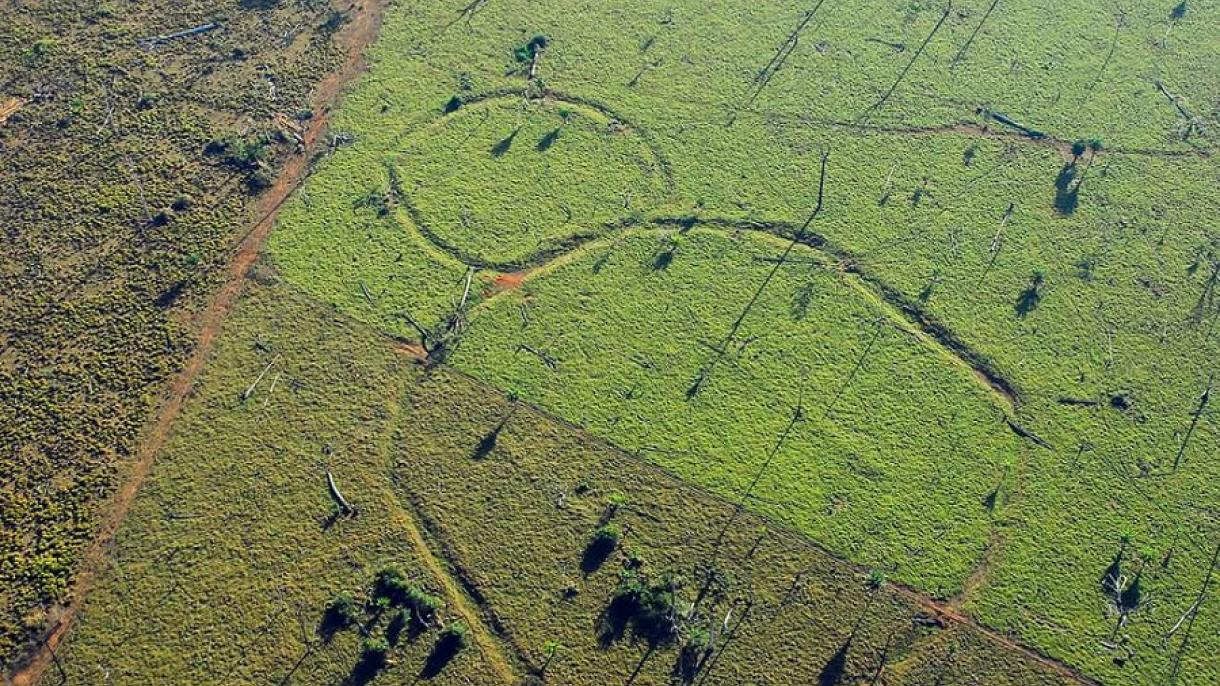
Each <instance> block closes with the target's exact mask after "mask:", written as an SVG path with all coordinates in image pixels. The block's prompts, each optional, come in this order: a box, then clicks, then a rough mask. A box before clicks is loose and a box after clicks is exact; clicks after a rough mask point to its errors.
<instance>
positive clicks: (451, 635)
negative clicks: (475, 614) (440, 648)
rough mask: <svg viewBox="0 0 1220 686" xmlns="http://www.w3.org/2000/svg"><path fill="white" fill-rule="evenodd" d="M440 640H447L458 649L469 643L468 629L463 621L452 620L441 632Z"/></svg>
mask: <svg viewBox="0 0 1220 686" xmlns="http://www.w3.org/2000/svg"><path fill="white" fill-rule="evenodd" d="M440 640H441V641H443V642H448V643H450V644H451V645H454V646H456V647H457V648H458V649H459V650H460V649H462V648H465V647H466V646H468V645H470V629H469V628H468V627H467V626H466V623H465V622H454V623H453V624H450V625H449V626H447V627H445V630H444V631H442V632H441V638H440Z"/></svg>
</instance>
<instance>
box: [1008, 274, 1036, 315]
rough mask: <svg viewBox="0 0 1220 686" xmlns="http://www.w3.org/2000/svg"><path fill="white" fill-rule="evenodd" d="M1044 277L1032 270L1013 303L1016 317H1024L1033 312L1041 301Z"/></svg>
mask: <svg viewBox="0 0 1220 686" xmlns="http://www.w3.org/2000/svg"><path fill="white" fill-rule="evenodd" d="M1043 282H1044V278H1043V276H1042V274H1041V273H1039V272H1034V275H1033V276H1032V277H1030V280H1029V285H1027V286H1026V287H1025V290H1023V291H1021V294H1020V295H1019V296H1017V302H1016V304H1014V305H1013V309H1015V310H1016V312H1017V316H1018V317H1025V316H1026V315H1028V314H1029V313H1030V312H1033V311H1034V310H1035V309H1037V307H1038V303H1040V302H1042V284H1043Z"/></svg>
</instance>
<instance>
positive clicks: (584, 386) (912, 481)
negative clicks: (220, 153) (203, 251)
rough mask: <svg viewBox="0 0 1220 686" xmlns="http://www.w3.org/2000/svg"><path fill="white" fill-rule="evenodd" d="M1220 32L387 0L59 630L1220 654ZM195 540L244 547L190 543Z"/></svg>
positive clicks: (422, 655)
mask: <svg viewBox="0 0 1220 686" xmlns="http://www.w3.org/2000/svg"><path fill="white" fill-rule="evenodd" d="M1218 33H1220V14H1218V13H1217V10H1216V8H1214V7H1211V6H1200V7H1197V6H1195V5H1187V4H1185V3H1183V4H1182V5H1178V6H1163V7H1162V6H1159V5H1157V4H1155V3H1148V2H1145V3H1142V4H1141V6H1140V7H1137V8H1132V7H1126V8H1123V9H1121V10H1119V9H1115V10H1112V9H1111V8H1101V7H1098V6H1096V4H1095V3H1092V2H1085V1H1083V0H1071V1H1069V2H1068V3H1066V4H1063V3H1060V4H1058V5H1056V6H1055V7H1054V8H1047V7H1043V6H1041V5H1040V4H1038V3H1033V2H1028V1H1025V0H1010V1H1005V0H1001V1H1000V2H991V1H989V0H979V1H977V2H968V3H965V4H954V5H953V6H951V7H941V6H932V5H925V4H921V3H908V4H903V5H893V4H887V3H865V4H863V5H860V4H858V3H856V4H852V5H835V4H830V3H809V4H808V5H795V4H789V3H780V4H775V3H745V2H714V3H706V2H694V1H693V0H692V1H689V2H688V1H686V0H679V1H678V2H675V3H670V4H669V5H666V6H660V5H657V4H656V3H655V2H649V1H647V0H629V1H628V2H616V3H613V4H609V3H603V4H589V5H580V6H578V7H574V6H572V5H571V3H559V2H551V1H549V0H541V1H539V0H535V1H533V2H526V1H525V0H476V1H475V2H466V1H463V2H456V1H454V2H440V3H401V4H397V5H394V6H392V7H391V8H390V9H389V11H388V13H387V16H386V22H385V25H384V27H383V30H382V33H381V36H380V39H379V40H378V41H377V43H375V44H374V45H373V46H372V47H371V48H370V50H369V52H368V60H369V70H368V74H367V75H366V76H365V77H363V78H362V79H361V81H360V82H359V83H358V84H357V85H356V86H355V87H354V88H353V89H352V90H351V91H350V93H349V94H348V95H347V96H346V97H345V100H344V102H343V105H342V107H341V108H339V110H338V111H336V112H335V113H334V116H333V118H332V119H331V120H330V123H331V126H332V129H331V133H332V135H331V139H330V140H331V141H333V143H334V144H333V145H332V146H330V147H329V149H328V151H327V152H328V154H327V155H326V156H325V157H324V158H323V159H321V160H320V162H319V164H318V166H317V169H316V171H315V172H314V173H313V175H312V176H311V177H310V179H309V181H308V183H306V184H305V186H304V187H303V188H302V189H301V191H300V192H299V193H298V194H296V195H295V196H294V198H293V199H292V201H291V202H289V203H288V204H287V205H285V207H284V208H283V211H282V213H281V214H280V222H279V225H278V226H277V228H276V230H275V232H274V233H272V234H271V236H270V241H269V248H268V255H267V260H266V264H264V265H263V266H262V267H260V269H259V271H258V277H257V279H256V281H257V282H258V283H257V284H250V285H248V286H247V290H248V294H249V296H248V298H247V299H245V300H244V301H243V302H242V304H241V305H240V306H239V307H238V309H237V312H236V314H235V319H233V320H231V321H230V324H229V325H228V327H227V328H226V331H225V334H224V336H223V337H222V344H221V345H220V347H219V348H218V351H217V354H216V356H215V357H213V358H212V359H211V360H210V361H209V363H208V366H207V369H206V371H205V373H204V374H203V376H202V377H200V379H201V381H200V386H199V388H198V390H199V394H198V395H197V396H196V397H195V399H194V400H193V402H191V403H188V406H187V408H186V413H185V415H184V419H183V421H182V422H181V423H179V424H177V425H176V428H175V431H174V433H173V435H172V436H171V438H170V440H169V443H168V444H167V447H166V449H165V450H164V453H163V456H162V457H161V458H159V461H158V462H157V463H156V464H154V465H153V469H152V472H151V473H150V477H149V479H150V481H149V483H150V487H149V489H147V490H145V491H144V492H143V493H142V494H141V495H140V496H138V497H137V499H136V502H135V504H134V506H133V509H132V514H131V516H130V518H128V519H127V520H126V522H125V523H124V525H123V527H122V528H121V529H120V535H119V537H118V539H117V543H116V551H115V563H114V564H113V565H111V566H110V567H109V568H107V569H106V571H105V573H104V576H103V577H102V579H101V582H100V584H99V586H98V590H97V591H95V593H94V594H93V595H91V596H90V598H89V600H88V602H87V604H86V606H85V611H84V614H83V619H82V621H81V622H80V624H79V626H78V627H77V629H76V631H75V633H74V634H72V636H71V637H70V640H69V641H68V642H67V644H66V646H65V647H64V650H63V654H62V658H63V663H64V668H65V669H66V670H67V671H68V672H69V673H70V674H73V675H75V676H76V678H78V679H87V678H91V677H87V676H86V675H87V674H91V672H90V670H95V671H96V669H97V667H98V666H99V665H101V666H102V668H103V669H105V670H109V672H110V673H112V674H114V675H116V676H114V677H113V678H114V679H116V683H118V682H120V681H122V682H130V683H144V682H147V681H149V680H157V679H168V678H169V675H171V674H172V675H177V674H179V673H182V674H188V675H189V676H190V679H191V681H192V683H194V682H205V683H207V682H213V683H230V682H232V681H240V682H257V683H265V682H267V681H275V682H277V683H292V682H293V680H299V681H300V682H301V683H317V682H360V681H369V680H374V679H375V680H377V681H378V682H380V681H382V680H384V681H386V682H411V681H412V680H414V679H418V678H420V677H423V678H436V679H441V680H444V681H448V680H452V681H454V682H455V683H472V682H473V683H483V682H487V683H491V682H493V681H499V682H508V683H511V682H514V681H517V680H526V681H528V680H530V679H545V680H547V681H551V682H554V683H572V684H581V683H599V684H600V683H603V682H604V681H605V680H606V677H607V675H610V676H612V677H613V678H615V679H618V680H623V681H625V682H628V683H631V682H636V683H658V684H659V683H681V682H683V681H686V682H694V683H703V682H706V683H724V684H730V683H755V682H758V683H776V684H798V683H799V684H805V683H818V684H820V685H822V686H828V685H829V684H839V683H842V684H846V683H911V684H924V683H937V682H938V680H939V682H940V683H962V684H968V683H1014V684H1018V683H1020V684H1025V683H1046V684H1050V683H1098V682H1099V683H1106V684H1134V685H1144V684H1148V685H1152V684H1179V683H1180V684H1187V683H1211V682H1213V681H1217V680H1220V663H1217V661H1216V660H1215V659H1214V655H1215V654H1216V653H1217V652H1218V651H1220V604H1218V602H1217V600H1216V593H1215V590H1214V589H1215V584H1216V583H1217V579H1216V578H1215V576H1216V574H1215V573H1216V571H1217V565H1218V562H1220V517H1218V516H1217V509H1216V508H1217V503H1220V467H1218V466H1217V464H1216V462H1215V461H1214V460H1210V459H1208V456H1209V455H1211V454H1212V453H1214V452H1215V450H1216V448H1217V447H1220V446H1218V443H1220V434H1218V433H1217V428H1216V425H1215V422H1214V417H1213V414H1212V411H1211V400H1212V398H1211V394H1212V389H1213V385H1214V374H1215V370H1214V361H1215V359H1217V354H1218V353H1220V346H1218V344H1217V339H1216V337H1215V336H1214V335H1213V334H1214V328H1215V322H1216V320H1217V317H1220V303H1217V302H1216V300H1215V289H1216V287H1217V282H1218V276H1220V252H1217V247H1216V239H1215V237H1214V235H1213V234H1214V227H1213V226H1212V224H1213V223H1214V215H1215V209H1216V207H1215V205H1216V199H1215V194H1216V188H1217V187H1220V165H1217V164H1216V163H1215V161H1214V158H1213V155H1214V153H1215V147H1216V144H1217V143H1218V142H1220V141H1217V139H1216V135H1215V133H1214V132H1215V131H1216V130H1217V128H1216V127H1217V126H1218V125H1220V123H1218V122H1217V115H1216V108H1215V106H1214V103H1216V102H1220V69H1216V68H1214V66H1215V65H1209V64H1208V59H1209V58H1207V57H1204V56H1208V55H1213V54H1214V53H1215V48H1216V38H1215V36H1216V35H1218ZM1213 61H1214V60H1213ZM1200 63H1202V64H1204V65H1205V68H1200V67H1199V66H1198V65H1199V64H1200ZM22 97H23V98H24V96H22ZM24 107H29V105H25V106H24ZM22 111H24V110H22ZM18 116H20V112H19V113H18ZM11 120H12V116H10V122H11ZM6 126H7V125H6ZM417 359H418V361H419V365H418V366H417V364H416V360H417ZM271 387H274V388H275V389H276V390H275V391H274V392H272V391H270V390H269V389H270V388H271ZM277 394H278V395H277ZM336 479H337V480H336ZM336 484H339V486H336ZM338 488H342V489H343V493H344V495H345V496H347V497H350V498H351V499H352V501H353V502H354V503H355V505H356V509H357V511H358V513H359V514H358V515H356V516H355V517H352V516H351V515H352V513H351V512H350V511H348V505H347V504H345V501H344V500H343V496H340V495H339V494H338V493H337V490H338ZM328 489H329V491H330V492H329V493H328ZM335 507H338V508H339V509H338V510H337V511H336V510H334V509H333V508H335ZM167 508H168V509H167ZM179 509H182V510H183V511H185V512H186V513H187V516H185V517H182V516H179V514H180V513H179V514H175V515H174V516H167V515H166V514H165V513H166V512H167V511H172V512H174V513H178V510H179ZM328 517H330V519H328ZM234 521H238V522H241V523H242V524H241V525H240V526H233V522H234ZM283 532H292V533H291V534H290V535H287V536H285V535H284V533H283ZM180 535H181V539H180V538H179V536H180ZM179 540H182V541H192V540H193V541H196V542H197V543H198V544H199V545H200V546H202V548H204V549H208V550H209V552H208V553H207V554H206V555H205V554H203V553H201V554H200V555H199V557H197V558H191V559H192V560H194V562H192V563H191V566H190V568H189V569H186V570H183V571H176V570H175V569H171V568H170V567H168V566H166V565H163V564H161V563H159V562H158V560H159V559H161V558H162V557H164V556H165V555H167V554H169V553H168V551H169V550H170V549H176V547H177V546H178V545H179V543H178V541H179ZM386 565H395V566H397V567H399V568H400V569H401V571H402V575H403V578H405V579H408V580H409V583H410V584H411V585H412V586H411V589H412V592H411V594H402V593H399V594H398V595H395V594H392V593H391V594H389V595H386V594H385V593H384V589H382V590H378V589H379V588H381V586H383V585H384V584H379V582H375V581H374V579H376V578H378V577H377V574H378V572H379V571H384V568H385V566H386ZM383 578H384V577H383ZM179 584H185V585H183V586H179ZM230 587H232V588H234V589H238V588H240V589H242V590H241V591H234V592H232V593H231V592H229V591H228V590H218V589H229V588H230ZM345 590H346V591H348V592H351V593H353V594H354V596H355V598H356V601H355V604H356V605H357V606H358V607H359V608H360V612H362V613H364V614H362V615H361V621H360V622H358V623H357V626H355V627H350V628H349V629H348V630H345V631H343V632H339V633H337V634H336V635H335V636H334V637H333V640H331V641H327V640H326V638H325V634H326V633H327V632H326V631H322V632H321V633H319V632H318V631H317V629H318V628H319V622H322V623H323V624H324V623H325V622H324V619H323V618H324V617H325V616H326V615H325V613H326V612H327V607H328V603H332V602H333V601H335V600H336V594H339V593H341V592H343V591H345ZM234 593H237V594H238V596H239V597H238V599H237V600H236V601H233V602H229V601H228V600H227V599H228V598H230V597H237V596H234ZM419 594H423V595H425V596H428V597H435V598H436V599H437V604H438V605H437V606H438V608H439V609H438V611H437V614H436V621H432V620H430V619H427V620H426V619H420V620H419V621H420V623H421V628H422V629H423V630H422V631H420V632H419V634H420V635H419V636H418V637H417V638H416V640H414V641H404V642H401V643H399V644H397V645H394V646H388V647H387V649H386V651H384V652H385V653H386V654H387V655H388V656H389V660H388V662H386V663H385V664H382V662H381V661H380V659H378V660H375V661H373V662H372V663H371V662H370V660H371V659H372V658H371V657H370V655H380V654H381V652H379V649H376V650H375V648H377V644H369V643H367V641H368V640H372V641H378V640H380V637H382V636H386V638H387V639H388V638H389V636H388V635H387V630H388V629H389V627H390V619H391V616H392V612H397V611H398V610H399V609H401V607H400V606H401V605H403V604H404V603H405V604H406V605H407V606H408V607H413V608H417V607H418V603H419V602H421V601H419V600H418V597H420V596H419ZM133 596H136V597H138V598H139V599H138V600H136V601H133V600H132V599H131V598H132V597H133ZM400 596H401V597H400ZM379 597H381V598H383V599H384V601H383V602H382V604H381V605H385V606H386V607H382V606H381V605H378V601H377V599H378V598H379ZM222 598H224V599H226V600H224V601H221V600H220V599H222ZM395 598H398V599H397V600H395ZM403 598H415V600H409V601H407V600H403ZM149 617H152V618H155V620H156V622H157V624H156V626H159V627H161V630H159V631H156V632H147V633H146V630H147V626H148V625H149V619H148V618H149ZM402 621H409V618H408V619H404V620H402ZM458 622H461V623H462V625H463V626H466V627H467V629H466V631H467V632H468V633H467V634H466V639H465V641H466V644H465V645H466V648H465V649H462V650H451V649H452V648H453V645H454V644H452V643H446V642H445V641H446V640H448V639H445V638H443V636H442V634H441V632H442V631H443V628H442V627H443V626H446V627H447V626H452V625H455V624H456V623H458ZM230 629H231V630H230ZM362 633H363V634H365V635H364V636H361V634H362ZM201 636H204V637H206V638H205V639H204V640H199V637H201ZM123 637H126V639H125V640H127V641H128V643H125V644H124V645H143V644H146V643H150V642H156V644H157V647H156V648H155V649H153V648H150V649H148V650H144V651H141V650H136V651H130V650H124V651H118V650H116V649H115V647H114V646H115V645H116V644H115V641H119V640H124V639H123ZM361 641H365V643H363V644H361ZM370 645H372V648H370ZM251 646H255V647H253V648H252V647H251ZM446 646H447V647H446ZM247 653H248V654H250V656H251V657H250V658H249V660H247V661H245V662H241V663H240V664H237V665H236V666H234V665H235V664H236V663H237V657H236V656H238V655H242V654H247ZM437 655H440V656H441V657H437ZM226 656H227V658H228V659H226ZM442 657H443V659H442ZM222 663H223V665H222ZM370 667H375V668H374V669H370ZM226 669H228V670H234V669H236V670H238V671H236V672H234V671H228V672H226V671H225V670H226ZM118 675H121V676H118ZM51 679H53V675H50V674H49V675H48V677H47V680H48V683H54V681H51ZM285 679H287V681H284V680H285ZM277 680H279V681H277Z"/></svg>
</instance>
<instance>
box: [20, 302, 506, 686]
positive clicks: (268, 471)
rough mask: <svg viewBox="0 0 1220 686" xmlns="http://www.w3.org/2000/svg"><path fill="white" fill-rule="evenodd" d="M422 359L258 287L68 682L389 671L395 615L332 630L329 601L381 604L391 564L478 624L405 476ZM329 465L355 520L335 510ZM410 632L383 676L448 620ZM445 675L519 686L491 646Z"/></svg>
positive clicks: (171, 452)
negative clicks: (386, 641)
mask: <svg viewBox="0 0 1220 686" xmlns="http://www.w3.org/2000/svg"><path fill="white" fill-rule="evenodd" d="M414 366H415V365H414V363H413V362H412V360H411V358H410V357H407V356H404V355H402V354H400V353H398V352H395V351H394V350H393V349H392V348H391V346H390V345H389V344H388V342H387V341H385V340H384V339H381V338H379V337H378V336H377V335H376V334H374V333H372V332H370V331H369V330H367V329H365V328H364V327H362V326H359V325H353V324H352V323H350V322H346V321H343V320H341V319H337V318H336V317H335V316H334V315H333V314H331V313H329V312H327V311H326V309H325V308H322V307H319V306H317V305H315V304H314V303H312V302H310V301H308V300H307V299H304V298H300V297H297V296H294V295H292V294H291V292H290V291H288V292H285V291H284V290H283V289H279V288H275V287H270V286H255V285H254V284H252V287H251V288H250V289H249V292H248V294H247V297H245V298H244V299H243V301H242V302H241V304H240V306H239V308H238V312H237V314H236V315H235V316H234V317H233V318H231V319H230V320H229V322H228V323H227V325H226V329H225V333H224V336H223V338H222V340H221V342H220V344H219V345H218V347H217V348H216V351H215V353H214V357H213V359H212V362H211V364H210V365H209V368H208V372H207V373H205V374H204V375H203V377H202V378H200V379H199V381H198V385H197V387H196V393H195V395H194V397H193V398H192V401H191V404H190V409H189V410H188V411H187V412H186V413H185V414H184V416H183V417H182V419H181V421H180V422H179V423H178V424H177V425H176V427H175V430H174V436H173V437H172V438H171V439H170V441H169V444H168V445H167V447H166V449H165V451H164V452H163V454H162V455H160V457H159V458H158V460H157V463H156V465H155V467H154V468H153V471H152V473H151V475H150V477H149V479H148V482H147V483H146V484H145V486H144V488H143V489H142V491H141V493H140V495H139V496H138V498H137V500H136V504H135V506H134V507H133V509H132V511H131V513H130V514H129V515H128V517H127V519H126V521H125V523H124V527H123V529H122V530H121V532H120V534H119V536H118V537H117V538H116V540H115V544H114V551H113V554H112V560H111V564H110V566H109V568H108V569H107V571H106V573H105V574H104V575H103V576H102V577H101V578H100V579H99V582H98V584H97V588H95V589H94V590H93V592H92V593H91V594H90V595H89V597H88V600H87V603H86V605H85V607H84V609H83V611H82V616H81V618H80V621H79V624H78V626H77V627H76V628H75V629H74V631H73V633H72V635H71V636H70V638H69V641H68V644H67V647H66V648H65V649H62V650H61V651H60V655H59V658H60V660H61V662H62V663H63V664H64V665H65V666H66V669H67V675H68V679H69V682H68V683H98V684H141V683H142V684H148V683H192V684H237V683H250V684H252V683H277V684H288V683H294V684H322V683H365V682H367V681H370V680H372V678H374V677H376V676H378V674H377V673H376V672H370V670H368V669H367V668H366V667H365V666H364V658H363V657H362V653H361V641H362V640H363V634H367V635H368V636H369V637H372V638H378V637H381V636H383V635H385V634H386V632H387V629H388V627H390V626H391V625H392V620H393V617H394V612H395V610H394V609H393V608H390V609H386V610H381V611H380V612H378V611H376V610H373V611H364V610H362V614H361V616H360V618H359V620H358V622H359V627H350V628H346V629H339V630H334V628H333V627H332V628H331V629H330V630H329V631H328V630H327V629H328V621H327V608H328V605H329V603H331V601H332V600H333V599H334V598H335V597H336V596H338V595H339V594H343V593H347V594H350V595H351V596H352V597H353V598H354V599H355V600H356V602H357V603H364V602H366V601H368V602H372V601H373V599H374V598H373V593H372V591H371V587H372V586H373V579H374V577H375V575H376V574H377V572H378V571H379V570H381V569H382V568H384V567H386V566H395V567H398V568H399V569H402V570H404V571H405V573H406V575H407V577H408V578H409V579H410V580H411V581H412V582H413V583H416V584H419V585H420V587H421V588H424V589H426V590H427V591H429V592H431V593H433V594H436V595H437V596H438V597H440V598H442V599H443V600H442V602H443V606H442V610H441V613H440V619H441V621H447V622H449V623H452V622H454V621H461V620H462V619H463V616H462V614H461V613H460V611H459V610H458V608H457V605H456V603H455V600H454V597H455V596H452V595H447V594H446V592H445V590H446V587H445V586H444V585H443V583H442V582H441V581H439V580H438V577H437V575H436V574H435V573H434V571H433V570H432V569H430V568H429V567H428V566H427V563H426V561H425V559H424V558H425V556H430V555H431V553H430V552H427V551H426V549H423V550H421V549H420V548H419V547H418V546H417V545H414V544H413V540H412V536H411V533H410V532H411V531H412V530H413V529H414V525H413V524H412V523H411V520H410V518H409V515H407V514H406V513H405V511H404V510H403V507H402V505H401V504H399V503H398V501H397V498H396V496H395V495H394V493H393V490H392V487H391V484H390V482H389V480H388V477H389V474H390V472H391V469H392V467H393V465H394V459H393V457H392V451H391V446H390V445H389V440H388V435H387V432H388V431H389V429H390V428H391V427H393V426H396V425H397V421H396V419H395V418H396V416H397V414H398V413H399V411H400V407H401V402H402V399H403V397H404V394H405V393H407V392H408V390H409V388H410V387H411V386H412V385H413V383H414V379H415V377H416V376H417V372H416V371H415V370H414ZM264 370H266V372H267V373H266V374H261V380H260V381H259V382H258V383H257V384H255V385H253V391H252V392H249V393H247V391H248V390H249V389H251V387H252V384H254V382H255V380H256V379H259V378H260V373H261V372H262V371H264ZM328 472H329V473H330V474H331V475H332V476H333V477H334V479H335V483H336V485H337V486H338V488H339V489H340V491H341V493H342V494H343V495H344V496H345V498H347V499H348V500H349V501H350V502H351V503H352V504H353V505H354V506H355V508H356V509H357V514H356V515H355V516H354V517H349V516H342V515H340V514H338V513H337V512H336V510H337V505H336V503H335V501H334V499H333V498H332V496H331V495H330V493H329V492H328V486H327V473H328ZM476 617H477V616H476ZM332 634H333V635H332ZM409 634H410V632H409V631H408V632H405V633H404V634H403V635H402V636H400V638H399V639H398V641H397V643H396V645H395V647H394V649H393V651H392V654H391V660H392V664H391V666H389V667H388V668H387V669H385V670H384V672H383V673H381V676H383V677H385V676H392V677H393V678H396V679H397V680H399V681H400V682H403V683H405V682H407V681H409V680H410V678H411V677H413V676H414V675H416V674H419V673H420V672H421V671H422V670H423V669H424V666H425V665H426V664H427V661H428V657H429V655H430V653H431V651H432V649H433V646H434V645H435V643H436V641H437V640H438V639H437V637H438V634H439V630H438V629H435V628H434V629H431V630H428V631H425V632H423V633H422V634H420V635H419V636H418V637H414V638H412V637H410V635H409ZM58 679H59V675H58V673H57V672H56V671H55V670H51V671H50V672H48V673H47V675H46V678H45V680H44V682H45V683H58ZM438 681H439V683H454V684H475V683H479V684H492V683H503V680H502V679H497V678H496V670H495V669H493V668H492V666H491V665H490V664H489V663H488V661H487V657H486V656H485V655H483V654H482V653H481V652H480V650H479V646H478V645H477V644H476V645H474V646H473V647H471V648H469V649H467V650H465V651H463V652H461V653H459V654H458V656H457V657H456V658H455V659H453V661H452V663H451V664H447V665H445V667H444V669H443V670H441V672H440V674H439V676H438Z"/></svg>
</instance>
